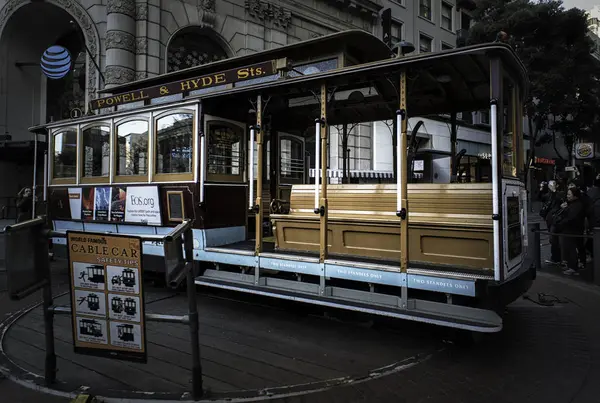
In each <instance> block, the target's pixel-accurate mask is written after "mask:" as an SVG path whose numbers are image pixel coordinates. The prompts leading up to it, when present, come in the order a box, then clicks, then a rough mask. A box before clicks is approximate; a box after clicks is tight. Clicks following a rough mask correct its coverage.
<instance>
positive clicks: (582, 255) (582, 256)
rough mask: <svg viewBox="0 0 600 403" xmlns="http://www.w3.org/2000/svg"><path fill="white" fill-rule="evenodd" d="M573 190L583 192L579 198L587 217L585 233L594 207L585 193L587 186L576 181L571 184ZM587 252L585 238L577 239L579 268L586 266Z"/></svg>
mask: <svg viewBox="0 0 600 403" xmlns="http://www.w3.org/2000/svg"><path fill="white" fill-rule="evenodd" d="M573 188H577V189H579V191H580V192H581V196H580V197H579V200H581V203H582V204H583V212H584V216H585V220H584V230H583V232H584V233H585V232H586V229H587V227H588V226H589V225H590V224H591V222H590V219H591V217H590V210H591V207H592V201H591V199H590V197H589V196H588V195H587V193H586V191H585V186H584V185H583V184H582V183H581V182H579V181H578V180H574V181H572V182H570V183H569V189H573ZM586 252H587V251H586V246H585V238H578V239H577V258H578V260H579V267H581V268H584V267H585V264H586V262H587V253H586Z"/></svg>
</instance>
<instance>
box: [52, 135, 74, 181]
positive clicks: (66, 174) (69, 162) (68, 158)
mask: <svg viewBox="0 0 600 403" xmlns="http://www.w3.org/2000/svg"><path fill="white" fill-rule="evenodd" d="M76 166H77V131H76V130H66V131H63V132H60V133H56V134H55V135H54V163H53V166H52V172H53V177H54V178H57V179H60V178H75V176H76V172H77V171H76Z"/></svg>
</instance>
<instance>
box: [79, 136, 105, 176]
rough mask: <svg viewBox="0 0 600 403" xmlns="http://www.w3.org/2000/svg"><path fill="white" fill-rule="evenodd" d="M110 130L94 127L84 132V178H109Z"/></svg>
mask: <svg viewBox="0 0 600 403" xmlns="http://www.w3.org/2000/svg"><path fill="white" fill-rule="evenodd" d="M109 155H110V128H109V127H108V126H94V127H89V128H87V129H85V130H83V155H82V158H83V172H82V175H83V177H86V178H87V177H94V176H103V177H106V176H108V170H109V167H110V157H109Z"/></svg>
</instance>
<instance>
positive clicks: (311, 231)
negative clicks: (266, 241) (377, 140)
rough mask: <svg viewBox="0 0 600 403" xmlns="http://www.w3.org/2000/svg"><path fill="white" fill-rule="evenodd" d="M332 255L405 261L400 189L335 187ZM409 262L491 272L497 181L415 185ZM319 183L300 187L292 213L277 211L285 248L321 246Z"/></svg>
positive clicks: (279, 241) (278, 235)
mask: <svg viewBox="0 0 600 403" xmlns="http://www.w3.org/2000/svg"><path fill="white" fill-rule="evenodd" d="M327 197H328V205H329V210H328V215H329V217H328V227H329V228H328V229H329V230H328V233H329V239H328V243H329V252H331V253H335V254H342V255H350V256H369V257H380V258H385V259H392V260H398V261H399V259H400V250H399V248H400V219H399V218H398V217H397V216H396V185H394V184H374V185H356V184H352V185H329V186H328V195H327ZM408 200H409V237H410V238H409V247H410V260H411V261H419V262H423V263H430V264H448V265H456V266H461V267H469V268H477V269H488V268H490V267H492V257H493V252H492V247H493V243H492V220H491V216H492V187H491V184H411V185H409V187H408ZM313 210H314V186H312V185H294V186H293V187H292V192H291V198H290V213H289V214H271V215H270V219H271V222H272V224H273V232H274V234H275V239H276V247H277V248H278V249H280V250H309V251H315V250H318V249H319V216H318V215H317V214H315V213H314V212H313Z"/></svg>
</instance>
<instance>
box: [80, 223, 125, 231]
mask: <svg viewBox="0 0 600 403" xmlns="http://www.w3.org/2000/svg"><path fill="white" fill-rule="evenodd" d="M83 228H84V231H85V232H100V233H103V232H112V233H116V232H117V226H116V225H115V224H98V223H93V222H86V223H83Z"/></svg>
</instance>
